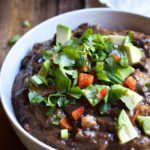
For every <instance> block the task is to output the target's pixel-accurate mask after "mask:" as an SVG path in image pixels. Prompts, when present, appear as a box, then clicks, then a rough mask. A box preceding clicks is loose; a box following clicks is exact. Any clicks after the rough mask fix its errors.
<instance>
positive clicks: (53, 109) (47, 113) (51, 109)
mask: <svg viewBox="0 0 150 150" xmlns="http://www.w3.org/2000/svg"><path fill="white" fill-rule="evenodd" d="M55 109H56V107H55V106H53V107H50V108H49V109H48V110H47V111H46V112H45V115H46V116H48V117H49V116H51V115H52V114H53V113H54V111H55Z"/></svg>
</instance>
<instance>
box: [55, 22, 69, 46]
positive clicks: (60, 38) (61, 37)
mask: <svg viewBox="0 0 150 150" xmlns="http://www.w3.org/2000/svg"><path fill="white" fill-rule="evenodd" d="M70 38H71V29H70V28H69V27H67V26H65V25H62V24H59V25H57V33H56V42H57V43H61V45H62V46H64V45H65V44H66V42H67V41H68V40H69V39H70Z"/></svg>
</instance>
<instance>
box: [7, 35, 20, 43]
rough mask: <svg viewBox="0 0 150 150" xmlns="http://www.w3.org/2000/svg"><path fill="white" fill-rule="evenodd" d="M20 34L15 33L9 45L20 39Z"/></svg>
mask: <svg viewBox="0 0 150 150" xmlns="http://www.w3.org/2000/svg"><path fill="white" fill-rule="evenodd" d="M20 37H21V36H20V35H14V36H13V37H12V38H11V39H10V41H9V45H14V44H15V43H16V42H17V41H18V40H19V39H20Z"/></svg>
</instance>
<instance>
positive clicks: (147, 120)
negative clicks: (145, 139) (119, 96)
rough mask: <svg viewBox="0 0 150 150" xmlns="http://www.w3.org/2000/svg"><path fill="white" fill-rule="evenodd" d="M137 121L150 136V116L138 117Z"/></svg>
mask: <svg viewBox="0 0 150 150" xmlns="http://www.w3.org/2000/svg"><path fill="white" fill-rule="evenodd" d="M137 121H138V123H139V124H140V126H141V127H142V129H143V131H144V133H145V134H146V135H150V116H138V117H137Z"/></svg>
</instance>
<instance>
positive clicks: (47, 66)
mask: <svg viewBox="0 0 150 150" xmlns="http://www.w3.org/2000/svg"><path fill="white" fill-rule="evenodd" d="M49 70H50V62H49V60H45V61H44V62H43V64H42V67H41V69H40V71H39V73H38V75H39V76H42V77H46V76H47V73H48V71H49Z"/></svg>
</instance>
